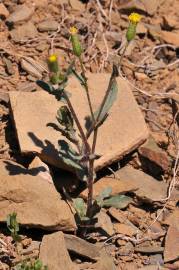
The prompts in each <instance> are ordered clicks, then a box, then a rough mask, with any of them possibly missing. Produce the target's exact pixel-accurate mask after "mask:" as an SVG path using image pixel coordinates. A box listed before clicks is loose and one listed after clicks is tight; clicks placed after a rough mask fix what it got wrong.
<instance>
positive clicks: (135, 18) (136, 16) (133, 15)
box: [129, 12, 142, 24]
mask: <svg viewBox="0 0 179 270" xmlns="http://www.w3.org/2000/svg"><path fill="white" fill-rule="evenodd" d="M141 18H142V16H141V15H139V14H138V13H135V12H133V13H131V14H130V15H129V21H130V22H131V23H134V24H137V23H138V22H140V20H141Z"/></svg>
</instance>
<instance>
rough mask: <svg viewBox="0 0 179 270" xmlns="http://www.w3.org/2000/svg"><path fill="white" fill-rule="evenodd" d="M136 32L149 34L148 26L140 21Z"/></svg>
mask: <svg viewBox="0 0 179 270" xmlns="http://www.w3.org/2000/svg"><path fill="white" fill-rule="evenodd" d="M136 34H137V35H141V34H142V35H145V34H147V28H146V27H145V24H144V23H139V24H138V25H137V29H136Z"/></svg>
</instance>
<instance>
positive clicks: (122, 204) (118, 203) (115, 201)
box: [102, 195, 133, 209]
mask: <svg viewBox="0 0 179 270" xmlns="http://www.w3.org/2000/svg"><path fill="white" fill-rule="evenodd" d="M132 201H133V200H132V198H130V197H128V196H126V195H116V196H113V197H111V198H109V199H106V200H104V201H103V204H102V206H103V207H115V208H118V209H123V208H126V207H127V206H128V204H129V203H131V202H132Z"/></svg>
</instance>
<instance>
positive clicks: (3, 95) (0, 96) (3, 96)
mask: <svg viewBox="0 0 179 270" xmlns="http://www.w3.org/2000/svg"><path fill="white" fill-rule="evenodd" d="M1 101H3V102H5V103H8V102H9V94H8V93H7V92H4V91H3V90H0V102H1Z"/></svg>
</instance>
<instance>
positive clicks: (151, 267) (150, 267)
mask: <svg viewBox="0 0 179 270" xmlns="http://www.w3.org/2000/svg"><path fill="white" fill-rule="evenodd" d="M138 269H139V270H158V269H160V270H166V268H165V267H160V268H159V265H158V264H156V265H147V266H144V267H141V268H138Z"/></svg>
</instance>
